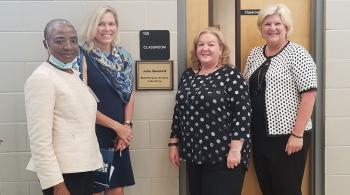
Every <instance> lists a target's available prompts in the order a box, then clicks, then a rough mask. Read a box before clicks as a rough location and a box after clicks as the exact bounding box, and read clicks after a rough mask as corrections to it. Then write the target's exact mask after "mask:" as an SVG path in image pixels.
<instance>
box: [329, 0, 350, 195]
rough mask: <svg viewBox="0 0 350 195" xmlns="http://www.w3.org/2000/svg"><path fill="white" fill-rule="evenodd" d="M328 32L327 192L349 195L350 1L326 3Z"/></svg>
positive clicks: (332, 0)
mask: <svg viewBox="0 0 350 195" xmlns="http://www.w3.org/2000/svg"><path fill="white" fill-rule="evenodd" d="M325 3H326V4H325V5H326V17H325V18H326V30H325V35H326V36H325V38H326V40H325V41H326V42H325V43H326V44H325V51H326V67H325V77H326V80H325V87H326V89H325V111H326V113H325V145H326V146H325V184H326V185H325V192H326V195H333V194H337V195H348V194H349V184H350V166H349V165H350V155H349V154H350V131H349V130H350V128H349V124H350V101H349V100H350V77H349V73H350V52H349V49H348V48H349V45H350V22H349V19H348V18H349V16H350V14H349V12H348V8H349V7H350V1H349V0H327V1H325Z"/></svg>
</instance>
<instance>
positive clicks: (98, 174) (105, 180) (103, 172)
mask: <svg viewBox="0 0 350 195" xmlns="http://www.w3.org/2000/svg"><path fill="white" fill-rule="evenodd" d="M100 151H101V154H102V159H103V167H102V168H100V169H97V170H96V171H95V181H94V184H93V189H94V193H97V192H103V191H106V190H108V188H109V184H110V181H111V177H112V174H113V172H114V166H113V165H112V162H113V157H114V148H107V149H106V148H100Z"/></svg>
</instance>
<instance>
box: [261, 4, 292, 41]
mask: <svg viewBox="0 0 350 195" xmlns="http://www.w3.org/2000/svg"><path fill="white" fill-rule="evenodd" d="M275 14H277V15H279V16H280V17H281V20H282V23H283V24H284V25H285V26H286V29H287V37H289V36H290V35H291V33H292V31H293V19H292V14H291V12H290V9H289V8H288V7H287V6H286V5H284V4H281V3H279V4H271V5H267V6H266V7H264V8H263V9H261V10H260V12H259V15H258V21H257V26H258V28H259V30H260V32H261V28H262V23H263V22H264V20H265V19H266V17H268V16H271V15H275Z"/></svg>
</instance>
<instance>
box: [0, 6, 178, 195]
mask: <svg viewBox="0 0 350 195" xmlns="http://www.w3.org/2000/svg"><path fill="white" fill-rule="evenodd" d="M107 3H108V4H109V5H111V6H113V7H115V8H116V9H117V11H118V15H119V21H120V26H119V29H120V34H119V35H120V43H121V45H122V46H124V47H125V48H126V49H127V50H129V51H130V52H131V54H132V56H133V57H134V58H135V59H136V60H137V59H139V38H138V37H139V36H138V35H139V31H140V30H157V29H162V30H169V31H170V46H171V48H170V50H171V54H170V60H174V75H175V76H174V78H175V80H174V83H175V84H174V85H175V86H174V88H175V89H176V88H177V86H176V83H177V79H176V78H177V0H162V1H159V0H137V1H136V0H127V1H120V0H111V1H92V0H91V1H90V0H74V1H63V0H57V1H51V0H46V1H45V0H41V1H27V0H18V1H0V16H1V17H0V23H1V27H0V43H1V44H0V53H1V55H0V140H4V142H3V143H2V144H1V145H0V194H1V195H39V194H41V192H40V186H39V184H38V180H37V178H36V176H35V174H33V173H31V172H28V171H26V170H25V166H26V164H27V162H28V160H29V157H30V152H29V146H28V141H27V133H26V117H25V111H24V98H23V85H24V82H25V80H26V78H28V76H29V75H30V74H31V72H32V71H33V70H34V69H35V67H37V66H38V65H39V63H40V62H42V61H45V60H46V58H47V54H46V51H45V49H44V47H43V45H42V39H43V32H42V31H43V29H44V26H45V24H46V23H47V22H48V21H49V20H51V19H53V18H65V19H68V20H69V21H71V22H72V23H73V24H74V25H75V26H76V28H77V29H78V30H80V29H81V27H82V24H83V23H84V21H85V19H87V18H88V15H89V14H90V13H91V11H92V10H94V9H95V8H97V6H100V5H102V4H107ZM174 94H175V92H174V91H162V92H154V91H153V92H152V91H151V92H150V91H145V92H138V93H137V95H136V110H135V117H134V123H135V128H134V134H135V139H134V140H133V142H132V145H131V158H132V164H133V167H134V173H135V177H136V185H135V186H133V187H130V188H127V189H126V195H140V194H142V195H165V194H167V195H177V194H178V171H177V169H175V168H173V167H171V166H170V165H169V163H168V152H167V149H168V148H167V141H168V137H169V131H170V124H171V118H172V116H171V115H172V112H173V111H172V110H173V105H174V99H175V98H174V97H175V96H174Z"/></svg>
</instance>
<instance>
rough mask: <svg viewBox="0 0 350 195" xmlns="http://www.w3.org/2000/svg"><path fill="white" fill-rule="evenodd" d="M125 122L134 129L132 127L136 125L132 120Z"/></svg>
mask: <svg viewBox="0 0 350 195" xmlns="http://www.w3.org/2000/svg"><path fill="white" fill-rule="evenodd" d="M124 124H125V125H128V126H129V127H130V128H131V129H132V127H133V126H134V124H132V122H131V121H125V122H124Z"/></svg>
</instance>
